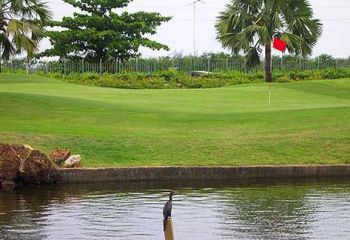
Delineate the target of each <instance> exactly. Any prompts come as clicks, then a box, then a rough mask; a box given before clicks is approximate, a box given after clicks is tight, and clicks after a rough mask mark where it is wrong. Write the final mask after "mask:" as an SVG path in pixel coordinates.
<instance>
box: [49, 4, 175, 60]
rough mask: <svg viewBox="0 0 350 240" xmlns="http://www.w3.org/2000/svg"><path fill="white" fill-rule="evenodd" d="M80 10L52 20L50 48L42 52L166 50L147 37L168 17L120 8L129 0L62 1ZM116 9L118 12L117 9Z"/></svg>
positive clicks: (88, 54)
mask: <svg viewBox="0 0 350 240" xmlns="http://www.w3.org/2000/svg"><path fill="white" fill-rule="evenodd" d="M64 1H65V2H67V3H69V4H71V5H73V6H74V7H76V8H79V9H80V10H81V13H74V16H73V17H64V18H63V20H62V21H52V22H51V26H52V27H60V28H61V30H58V31H54V30H52V31H49V32H48V37H49V38H50V41H51V45H52V48H51V49H49V50H47V51H45V52H44V53H43V55H46V56H59V57H60V58H61V59H62V58H87V59H90V60H91V59H93V60H98V59H103V60H107V59H115V58H117V59H119V60H122V61H124V60H127V59H129V58H131V57H135V56H138V55H139V54H138V51H139V48H140V47H141V46H143V47H147V48H150V49H154V50H160V49H166V50H167V49H168V47H167V46H166V45H163V44H161V43H158V42H156V41H153V40H151V39H149V38H147V37H146V36H147V35H152V34H155V33H156V28H157V27H158V26H160V25H161V24H162V23H163V22H167V21H169V20H170V19H171V18H170V17H163V16H161V15H160V14H159V13H148V12H143V11H141V12H136V13H128V12H126V11H123V12H121V13H117V11H116V10H117V9H118V8H124V7H126V6H127V5H128V4H129V3H130V2H131V1H132V0H64ZM118 12H120V11H118Z"/></svg>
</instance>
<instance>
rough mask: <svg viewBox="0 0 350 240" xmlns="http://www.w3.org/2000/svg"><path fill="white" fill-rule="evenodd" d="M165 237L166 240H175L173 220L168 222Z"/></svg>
mask: <svg viewBox="0 0 350 240" xmlns="http://www.w3.org/2000/svg"><path fill="white" fill-rule="evenodd" d="M164 236H165V240H175V235H174V229H173V221H172V220H171V219H168V220H167V223H166V227H165V231H164Z"/></svg>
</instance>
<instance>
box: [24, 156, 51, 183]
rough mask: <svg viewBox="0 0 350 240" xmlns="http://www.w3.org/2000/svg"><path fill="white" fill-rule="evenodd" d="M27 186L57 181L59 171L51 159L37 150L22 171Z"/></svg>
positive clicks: (25, 162) (29, 157)
mask: <svg viewBox="0 0 350 240" xmlns="http://www.w3.org/2000/svg"><path fill="white" fill-rule="evenodd" d="M20 177H21V179H22V181H23V182H24V183H25V184H46V183H52V182H55V181H56V177H57V170H56V168H55V167H54V166H53V164H52V163H51V161H50V160H49V158H48V157H47V156H46V155H45V154H44V153H41V152H39V151H37V150H34V151H32V152H31V153H30V155H29V156H28V158H27V159H26V160H25V161H24V163H23V165H22V167H21V169H20Z"/></svg>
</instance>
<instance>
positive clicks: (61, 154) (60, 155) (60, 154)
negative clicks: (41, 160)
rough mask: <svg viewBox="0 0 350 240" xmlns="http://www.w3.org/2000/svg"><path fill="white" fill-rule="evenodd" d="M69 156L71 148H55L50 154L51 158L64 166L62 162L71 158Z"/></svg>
mask: <svg viewBox="0 0 350 240" xmlns="http://www.w3.org/2000/svg"><path fill="white" fill-rule="evenodd" d="M69 156H70V150H69V149H55V150H53V151H52V153H51V154H50V159H51V160H52V161H53V162H54V163H56V164H57V165H58V166H62V164H63V163H64V162H65V161H66V160H67V159H68V158H69Z"/></svg>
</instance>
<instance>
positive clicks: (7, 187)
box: [1, 180, 16, 191]
mask: <svg viewBox="0 0 350 240" xmlns="http://www.w3.org/2000/svg"><path fill="white" fill-rule="evenodd" d="M1 187H2V189H3V190H4V191H12V190H13V189H15V187H16V184H15V182H14V181H9V180H5V181H3V182H2V183H1Z"/></svg>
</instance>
